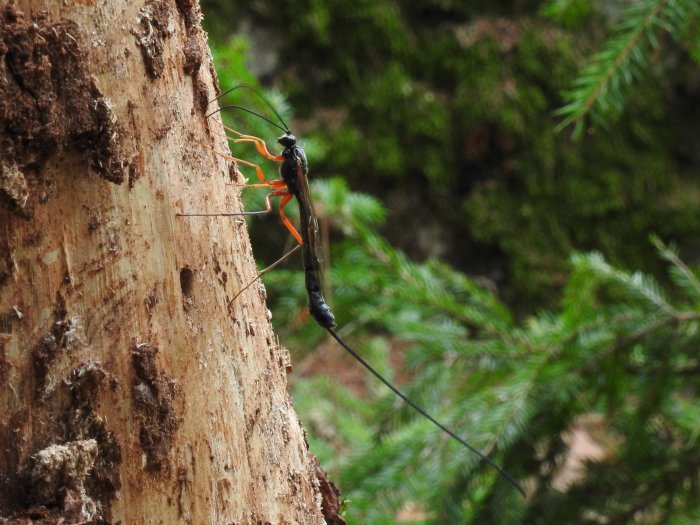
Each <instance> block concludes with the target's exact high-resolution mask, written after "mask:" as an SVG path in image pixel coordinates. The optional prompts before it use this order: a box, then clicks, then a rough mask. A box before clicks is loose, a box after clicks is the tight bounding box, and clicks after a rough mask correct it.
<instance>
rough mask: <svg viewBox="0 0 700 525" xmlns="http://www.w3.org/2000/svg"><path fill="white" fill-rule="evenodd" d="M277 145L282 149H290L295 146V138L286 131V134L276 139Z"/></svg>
mask: <svg viewBox="0 0 700 525" xmlns="http://www.w3.org/2000/svg"><path fill="white" fill-rule="evenodd" d="M277 143H278V144H279V145H280V146H282V147H283V148H291V147H293V146H295V145H296V143H297V138H296V137H295V136H294V135H292V133H291V132H290V131H287V133H285V134H284V135H282V136H281V137H278V138H277Z"/></svg>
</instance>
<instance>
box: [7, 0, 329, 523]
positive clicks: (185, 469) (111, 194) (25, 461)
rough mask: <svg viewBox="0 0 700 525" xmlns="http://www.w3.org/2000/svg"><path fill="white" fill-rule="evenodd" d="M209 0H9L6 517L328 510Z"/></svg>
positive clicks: (253, 517) (183, 519) (121, 519)
mask: <svg viewBox="0 0 700 525" xmlns="http://www.w3.org/2000/svg"><path fill="white" fill-rule="evenodd" d="M199 18H200V14H199V7H198V5H197V4H196V3H194V2H193V1H192V0H149V1H147V2H145V3H143V2H134V1H128V0H110V1H106V0H105V1H99V0H95V1H93V0H80V1H78V0H76V1H74V2H72V1H62V2H56V1H49V0H44V1H38V0H36V1H31V0H25V1H19V0H18V1H16V2H12V3H10V4H8V3H6V2H0V26H1V27H0V39H1V41H0V58H1V60H0V416H1V420H0V518H9V522H10V523H31V522H35V523H122V524H132V523H167V524H170V523H193V524H201V523H212V524H222V523H273V524H277V523H323V522H324V518H323V517H322V513H321V493H320V490H319V484H318V479H317V475H316V473H315V469H314V463H313V462H312V460H311V457H310V454H309V452H308V449H307V445H306V443H305V439H304V433H303V430H302V428H301V426H300V424H299V421H298V419H297V416H296V415H295V413H294V411H293V409H292V405H291V402H290V398H289V396H288V394H287V390H286V369H287V367H288V356H287V354H286V351H284V350H283V349H282V348H280V347H279V345H278V344H277V342H276V339H275V337H274V335H273V333H272V331H271V327H270V323H269V319H268V315H269V313H268V311H267V309H266V307H265V303H264V290H263V289H262V288H261V287H258V286H253V287H251V288H250V289H249V290H248V291H246V292H245V293H244V294H243V295H242V296H241V297H240V298H239V299H238V300H237V301H236V302H235V303H233V304H232V305H231V307H230V308H228V307H227V305H228V303H229V300H230V299H231V298H232V297H233V296H234V295H235V293H236V292H237V290H238V289H239V288H240V287H241V285H242V284H243V283H247V282H249V281H250V280H251V279H252V278H253V277H254V275H255V266H254V261H253V259H252V256H251V250H250V246H249V243H248V238H247V234H246V230H245V224H244V222H243V221H242V220H234V219H231V218H218V219H216V218H215V219H205V218H188V219H186V218H178V217H176V216H175V213H176V212H187V211H199V212H204V211H219V210H235V209H238V208H239V207H240V204H239V201H238V197H237V195H236V194H235V193H234V190H233V189H232V188H230V187H228V188H227V187H226V186H225V185H224V184H225V182H226V181H227V180H228V179H229V178H230V177H235V173H236V172H235V169H234V167H232V166H230V165H228V164H227V163H226V162H225V161H223V160H222V159H221V158H220V157H217V156H216V155H214V154H213V153H212V150H211V149H209V148H207V147H205V146H204V145H203V144H201V143H199V142H198V141H201V142H202V143H207V144H211V145H212V146H215V147H216V148H217V149H219V150H224V151H225V148H226V145H225V144H224V143H223V141H222V140H221V139H220V137H219V135H218V134H220V133H221V128H220V125H219V124H218V123H216V122H213V121H212V122H209V123H207V122H206V121H205V118H204V115H205V114H206V110H207V101H208V100H209V99H211V98H213V96H214V93H215V89H214V87H213V83H214V82H215V80H213V76H214V75H213V69H212V64H211V57H210V55H209V52H208V49H207V47H206V37H205V35H204V34H203V32H202V31H201V29H200V27H199Z"/></svg>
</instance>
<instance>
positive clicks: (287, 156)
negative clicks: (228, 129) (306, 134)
mask: <svg viewBox="0 0 700 525" xmlns="http://www.w3.org/2000/svg"><path fill="white" fill-rule="evenodd" d="M277 143H278V144H279V145H280V146H282V147H283V148H284V151H282V154H281V155H282V158H283V160H282V164H281V165H280V176H281V177H282V180H284V182H285V183H286V184H287V190H288V191H289V193H291V194H292V195H294V197H296V199H297V203H298V204H299V223H300V225H301V228H300V230H301V231H300V232H299V233H300V234H301V238H302V241H303V242H302V259H303V261H304V277H305V281H306V293H307V297H308V302H309V312H310V313H311V315H312V316H313V318H314V319H315V320H316V322H317V323H318V324H320V325H321V326H323V327H324V328H334V327H335V325H336V322H335V316H334V315H333V312H332V311H331V308H330V306H328V304H327V303H326V300H325V299H324V298H323V295H322V294H321V260H320V258H319V252H318V250H317V246H316V239H317V237H318V220H317V219H316V215H315V213H314V209H313V205H312V204H311V192H310V190H309V165H308V162H307V161H306V154H305V153H304V150H303V149H302V148H301V147H300V146H297V139H296V137H295V136H294V135H292V134H291V133H289V132H287V133H285V134H284V135H282V136H280V137H279V138H278V139H277Z"/></svg>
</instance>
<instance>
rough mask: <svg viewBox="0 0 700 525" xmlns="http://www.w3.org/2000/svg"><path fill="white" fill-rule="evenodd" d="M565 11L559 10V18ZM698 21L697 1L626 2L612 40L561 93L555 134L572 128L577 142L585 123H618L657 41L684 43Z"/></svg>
mask: <svg viewBox="0 0 700 525" xmlns="http://www.w3.org/2000/svg"><path fill="white" fill-rule="evenodd" d="M562 3H564V2H561V1H557V2H550V4H548V7H550V8H551V9H550V12H552V13H555V12H557V8H555V6H556V7H559V5H558V4H562ZM565 9H566V8H564V7H561V8H560V11H559V13H563V12H565ZM698 20H700V2H698V1H697V0H643V1H640V2H632V3H630V5H629V6H628V7H627V9H626V10H625V12H624V13H623V14H622V16H621V21H620V23H619V24H618V25H617V27H616V28H615V35H614V36H613V37H612V38H610V39H609V40H608V41H607V42H605V43H604V44H603V47H602V49H601V51H599V52H598V53H597V54H596V55H595V56H594V57H593V59H592V62H591V64H590V65H588V66H587V67H586V68H585V69H584V70H583V72H582V73H581V74H580V75H579V77H578V78H577V79H576V81H575V82H574V86H573V88H572V89H570V90H568V91H566V92H565V94H564V98H565V101H566V104H565V105H564V106H563V107H562V108H560V109H559V110H558V111H557V112H556V114H557V115H560V116H562V117H563V119H562V121H561V123H560V124H559V129H562V128H564V127H566V126H568V125H569V124H574V131H573V135H574V137H576V138H581V135H582V134H583V131H584V129H585V127H586V120H587V119H588V118H590V119H591V120H592V121H593V122H594V123H596V124H599V125H606V124H608V123H609V122H611V121H614V120H615V119H617V118H618V117H619V116H620V115H621V114H622V113H623V110H624V107H625V103H626V101H627V99H628V98H629V94H630V92H631V90H632V88H633V86H634V85H635V83H637V82H638V81H639V79H640V77H642V76H644V75H645V73H646V70H647V69H648V68H649V66H650V63H651V60H652V57H651V52H652V51H654V50H656V49H657V48H658V47H659V40H660V36H661V35H662V34H663V33H666V34H668V35H669V36H671V37H672V38H674V39H676V40H677V41H679V42H680V43H681V44H683V43H685V42H686V41H687V40H689V39H690V37H691V35H694V34H695V33H696V32H697V22H698ZM693 38H694V39H697V36H694V37H693ZM698 62H700V61H698Z"/></svg>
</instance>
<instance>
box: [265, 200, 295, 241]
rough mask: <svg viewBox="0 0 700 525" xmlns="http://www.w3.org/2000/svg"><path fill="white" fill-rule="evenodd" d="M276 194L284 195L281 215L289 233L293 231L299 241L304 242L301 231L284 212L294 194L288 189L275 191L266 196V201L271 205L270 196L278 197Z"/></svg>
mask: <svg viewBox="0 0 700 525" xmlns="http://www.w3.org/2000/svg"><path fill="white" fill-rule="evenodd" d="M276 196H282V200H281V201H280V217H282V223H283V224H284V225H285V227H286V228H287V229H288V230H289V233H291V234H292V235H293V236H294V238H295V239H296V240H297V242H298V243H299V244H304V242H303V241H302V240H301V235H299V232H298V231H297V229H296V228H295V227H294V225H293V224H292V222H291V221H290V220H289V219H288V218H287V215H286V214H285V213H284V207H285V206H286V205H287V204H288V203H289V201H291V200H292V198H293V197H294V195H292V194H291V193H289V190H288V189H284V190H277V191H273V192H271V193H270V194H269V195H268V196H267V197H266V198H265V200H266V202H267V203H268V206H269V200H268V199H269V198H270V197H276Z"/></svg>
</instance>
